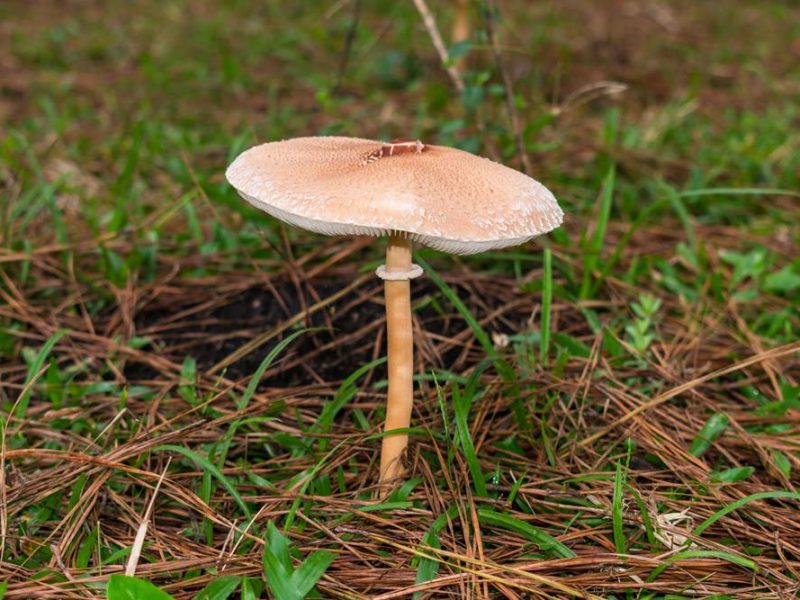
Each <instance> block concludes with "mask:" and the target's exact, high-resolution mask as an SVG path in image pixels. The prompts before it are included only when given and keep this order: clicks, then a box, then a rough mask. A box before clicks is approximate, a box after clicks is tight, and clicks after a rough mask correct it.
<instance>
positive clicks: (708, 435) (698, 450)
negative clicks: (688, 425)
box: [689, 413, 730, 456]
mask: <svg viewBox="0 0 800 600" xmlns="http://www.w3.org/2000/svg"><path fill="white" fill-rule="evenodd" d="M729 424H730V419H728V416H727V415H725V414H723V413H714V414H713V415H711V417H709V419H708V421H706V424H705V425H703V428H702V429H701V430H700V432H699V433H698V434H697V435H696V436H695V438H694V439H693V440H692V445H691V446H689V453H690V454H693V455H694V456H701V455H702V454H703V453H704V452H705V451H706V450H708V449H709V448H710V447H711V443H712V442H714V441H715V440H716V439H717V438H719V436H721V435H722V433H723V432H724V431H725V430H726V429H727V428H728V425H729Z"/></svg>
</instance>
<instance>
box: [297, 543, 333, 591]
mask: <svg viewBox="0 0 800 600" xmlns="http://www.w3.org/2000/svg"><path fill="white" fill-rule="evenodd" d="M335 559H336V555H335V554H334V553H333V552H328V551H326V550H317V551H316V552H312V553H311V554H309V555H308V557H307V558H306V559H305V560H304V561H303V562H302V564H301V565H300V566H299V567H297V569H295V572H294V573H293V574H292V585H294V586H295V589H296V590H297V592H298V593H299V594H300V597H301V598H305V597H306V596H307V595H308V594H309V592H310V591H311V590H312V589H314V586H315V585H317V581H319V579H320V577H322V575H323V574H324V573H325V571H326V570H327V569H328V567H330V566H331V563H332V562H333V561H334V560H335Z"/></svg>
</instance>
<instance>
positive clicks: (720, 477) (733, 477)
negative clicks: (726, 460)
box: [711, 467, 755, 483]
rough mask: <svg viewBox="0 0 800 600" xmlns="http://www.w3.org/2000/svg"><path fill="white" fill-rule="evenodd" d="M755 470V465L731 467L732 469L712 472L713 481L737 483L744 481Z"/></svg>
mask: <svg viewBox="0 0 800 600" xmlns="http://www.w3.org/2000/svg"><path fill="white" fill-rule="evenodd" d="M754 471H755V468H753V467H731V468H730V469H723V470H722V471H714V472H713V473H711V481H713V482H715V483H736V482H737V481H744V480H745V479H747V478H748V477H750V476H751V475H752V474H753V472H754Z"/></svg>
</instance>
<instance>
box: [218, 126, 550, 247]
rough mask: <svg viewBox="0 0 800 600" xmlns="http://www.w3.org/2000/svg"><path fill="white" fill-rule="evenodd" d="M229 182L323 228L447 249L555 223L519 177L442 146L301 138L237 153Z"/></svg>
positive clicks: (290, 219) (504, 241)
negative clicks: (411, 241) (393, 236)
mask: <svg viewBox="0 0 800 600" xmlns="http://www.w3.org/2000/svg"><path fill="white" fill-rule="evenodd" d="M225 176H226V177H227V179H228V181H229V182H230V183H231V185H233V187H235V188H236V189H237V190H238V191H239V193H240V194H241V195H242V197H243V198H245V199H246V200H247V201H248V202H250V204H252V205H253V206H255V207H256V208H258V209H261V210H263V211H265V212H267V213H269V214H270V215H272V216H274V217H276V218H278V219H280V220H282V221H285V222H287V223H290V224H292V225H296V226H298V227H302V228H303V229H307V230H310V231H314V232H317V233H323V234H326V235H372V236H383V235H390V234H393V235H402V236H406V237H409V238H411V239H412V240H414V241H416V242H419V243H420V244H423V245H425V246H430V247H432V248H436V249H438V250H442V251H445V252H450V253H452V254H474V253H476V252H482V251H484V250H490V249H493V248H504V247H507V246H515V245H517V244H521V243H523V242H525V241H527V240H529V239H531V238H533V237H536V236H537V235H540V234H542V233H546V232H548V231H550V230H551V229H554V228H556V227H558V226H559V225H560V224H561V221H562V218H563V215H564V213H563V211H562V210H561V208H559V206H558V203H557V202H556V199H555V198H554V197H553V194H551V193H550V191H549V190H548V189H547V188H545V187H544V186H543V185H542V184H541V183H539V182H538V181H535V180H534V179H531V178H530V177H528V176H527V175H524V174H522V173H520V172H519V171H515V170H514V169H510V168H508V167H505V166H503V165H501V164H498V163H496V162H493V161H491V160H489V159H488V158H482V157H479V156H475V155H474V154H470V153H469V152H464V151H463V150H457V149H456V148H449V147H446V146H433V145H425V144H422V143H420V142H419V141H416V142H400V143H390V144H386V143H383V142H377V141H374V140H366V139H359V138H348V137H303V138H295V139H290V140H285V141H280V142H270V143H268V144H262V145H260V146H255V147H253V148H250V149H249V150H246V151H245V152H243V153H242V154H240V155H239V156H238V157H237V158H236V160H234V161H233V163H232V164H231V165H230V166H229V167H228V170H227V171H226V173H225Z"/></svg>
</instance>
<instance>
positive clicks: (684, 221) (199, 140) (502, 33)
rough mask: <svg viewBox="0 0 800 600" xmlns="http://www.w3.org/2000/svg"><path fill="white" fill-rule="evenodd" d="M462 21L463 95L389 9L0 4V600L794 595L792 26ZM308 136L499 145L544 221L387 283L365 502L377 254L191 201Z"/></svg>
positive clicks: (606, 10) (790, 12) (640, 13)
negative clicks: (389, 387)
mask: <svg viewBox="0 0 800 600" xmlns="http://www.w3.org/2000/svg"><path fill="white" fill-rule="evenodd" d="M496 4H497V5H498V7H499V15H498V16H497V18H496V20H495V22H494V42H495V43H497V44H498V46H499V48H500V50H501V51H502V53H503V59H504V60H503V64H504V67H505V70H506V72H505V73H501V72H500V71H499V70H498V66H497V63H496V60H495V55H494V52H493V48H492V45H491V43H490V42H491V40H489V39H488V38H487V36H486V33H485V31H483V29H482V27H483V25H482V23H483V19H484V18H485V15H486V13H485V12H484V11H483V3H482V2H475V3H474V4H473V5H472V17H473V21H474V22H475V23H476V24H477V27H478V30H477V32H476V33H475V35H474V36H473V39H472V41H471V42H469V43H466V44H461V45H459V46H458V48H456V49H455V51H456V52H455V53H456V54H462V58H464V60H465V61H466V62H465V63H464V64H465V67H464V71H463V73H462V76H463V80H464V91H463V93H461V94H458V93H456V92H454V91H453V87H452V85H453V84H452V82H451V80H450V79H449V77H448V75H447V73H446V71H445V70H444V69H443V68H442V65H441V64H440V62H439V58H438V56H437V55H436V53H435V51H434V49H433V47H432V46H431V43H430V39H429V37H428V34H427V32H426V30H425V29H424V27H423V26H422V24H421V20H420V18H419V15H418V14H417V12H416V10H415V8H414V3H412V2H406V3H393V2H374V3H359V2H342V3H332V4H329V5H324V3H320V5H319V6H314V7H310V6H308V7H307V6H305V5H299V4H286V3H278V2H272V1H268V2H261V3H257V4H254V3H247V2H241V1H231V2H226V3H211V2H208V1H207V0H199V1H196V2H192V3H188V2H178V3H163V2H162V3H158V2H152V1H150V0H147V1H143V2H139V3H137V5H136V8H135V10H131V9H130V8H129V7H128V6H127V5H123V4H122V3H106V4H103V5H102V7H101V6H100V5H99V4H98V3H95V2H83V3H71V4H70V5H69V7H68V8H62V7H60V6H56V5H55V4H52V5H51V4H49V3H44V4H41V3H37V5H36V6H28V5H27V4H25V3H21V2H11V3H4V4H2V5H0V23H2V24H3V25H2V26H1V27H2V30H3V32H4V34H5V35H2V36H0V56H3V57H4V58H3V59H2V60H0V82H2V83H0V131H2V132H3V135H2V136H0V432H1V433H0V597H5V598H29V597H40V598H58V599H63V598H93V597H97V598H104V597H109V598H112V599H113V598H115V597H128V596H126V594H132V593H134V591H132V590H135V589H137V588H138V589H140V590H148V589H149V590H150V591H149V592H147V591H141V592H139V594H140V596H141V595H142V594H147V593H150V594H154V593H155V592H153V591H152V587H148V586H157V587H158V588H159V589H161V590H162V591H163V593H164V594H165V597H166V595H167V594H168V595H169V596H171V597H174V598H177V599H184V598H187V599H188V598H218V599H222V598H242V599H248V600H249V599H255V598H263V597H275V598H301V597H306V596H308V597H326V598H327V597H335V598H363V597H370V598H381V597H384V598H389V597H415V598H424V597H444V596H450V597H498V598H499V597H503V598H520V597H536V598H548V597H550V598H553V597H555V598H572V597H583V598H598V597H599V598H608V599H611V598H614V599H622V598H626V599H628V598H648V599H653V600H662V599H663V600H667V599H677V598H695V597H707V598H786V597H793V596H795V595H797V593H798V590H800V556H798V553H797V548H798V547H800V538H799V537H798V532H800V521H798V517H797V515H798V505H800V496H798V492H797V488H798V486H799V485H800V475H798V473H800V420H799V419H800V360H798V358H800V345H799V344H798V342H797V340H798V339H800V253H798V247H800V228H798V225H797V223H798V220H799V219H798V218H799V217H800V203H798V197H800V193H799V192H798V190H800V136H798V133H797V131H798V119H799V118H800V115H799V114H798V109H797V106H798V105H800V88H798V86H797V81H800V66H799V65H800V61H798V60H796V51H795V50H794V48H795V46H796V40H797V39H798V37H799V36H800V26H799V25H798V23H800V13H798V8H797V7H795V6H794V5H793V4H792V3H788V2H778V1H774V2H755V1H749V0H748V1H746V2H737V3H735V8H736V10H733V8H734V3H732V2H722V3H701V5H699V6H698V5H697V3H689V2H684V1H683V0H680V1H679V2H674V3H660V4H659V3H657V4H658V7H657V8H658V10H656V9H652V10H651V9H650V8H647V9H645V8H643V7H639V6H638V5H636V6H633V5H631V3H624V2H621V1H620V2H616V1H614V2H606V3H599V4H598V5H597V6H594V4H593V3H568V5H569V6H568V7H561V6H560V4H559V5H556V4H553V3H540V2H534V3H530V2H514V1H507V2H497V3H496ZM596 4H597V3H596ZM431 5H432V6H431V8H432V10H433V11H434V14H435V17H436V21H437V24H438V26H439V28H440V29H441V30H442V34H443V36H444V37H445V39H447V37H448V36H447V33H448V31H449V25H450V20H451V18H452V14H451V10H450V8H449V7H448V6H446V5H445V3H431ZM351 31H352V32H353V33H352V34H351V33H350V32H351ZM347 39H352V40H353V41H352V45H350V46H349V50H347V44H346V43H345V42H346V40H347ZM504 75H505V76H507V77H509V79H510V82H511V86H512V92H513V98H512V99H511V100H512V101H513V106H514V107H515V110H516V112H517V117H518V121H519V122H520V130H519V131H514V129H513V127H512V121H513V119H511V118H510V115H509V113H508V102H507V100H508V98H507V95H506V94H507V88H506V86H505V82H504ZM613 82H616V83H613ZM619 84H624V85H619ZM308 134H346V135H354V136H363V137H375V138H385V139H391V138H412V139H413V138H417V137H418V138H420V139H422V140H423V141H425V142H429V143H443V144H451V145H456V146H458V147H461V148H465V149H468V150H472V151H476V152H479V153H481V154H484V155H487V156H490V157H492V158H494V159H496V160H499V161H502V162H504V163H506V164H510V165H512V166H516V167H520V166H521V165H522V164H523V161H522V159H521V158H520V154H519V145H520V143H521V144H522V146H523V148H524V150H525V153H526V155H527V158H528V160H529V161H530V163H531V164H532V165H533V166H534V171H535V172H533V173H532V175H534V176H535V177H536V178H537V179H539V180H541V181H543V182H544V183H545V184H546V185H548V187H550V188H551V189H552V190H553V191H554V192H555V193H556V196H557V197H558V198H559V201H560V203H561V205H562V206H563V207H564V209H565V211H566V213H567V215H568V218H567V221H566V223H565V226H564V227H562V228H561V229H559V230H557V231H555V232H553V233H552V234H550V235H549V236H548V238H549V239H547V240H546V241H544V243H543V244H538V243H532V244H528V245H524V246H522V247H519V248H515V249H510V250H508V251H503V252H491V253H484V254H481V255H477V256H474V257H469V258H453V257H448V256H444V255H441V254H439V253H436V252H434V251H430V250H426V249H419V250H418V252H417V254H418V257H419V260H418V262H419V263H420V264H424V265H425V266H426V270H427V271H428V275H427V276H426V277H425V278H420V279H417V280H415V281H414V284H413V290H414V292H413V293H414V297H413V303H414V319H415V324H416V325H417V326H418V327H417V331H416V334H415V336H416V337H415V340H416V357H417V373H416V377H415V382H416V390H415V392H416V399H415V401H416V405H415V412H414V420H413V422H412V425H413V427H412V429H411V431H410V434H411V439H412V444H411V447H410V452H409V456H408V461H409V481H408V483H407V484H406V485H404V486H402V487H400V488H398V489H397V490H395V491H394V492H393V493H392V494H391V495H390V496H389V497H388V498H387V499H386V500H385V501H383V502H378V501H377V500H376V494H375V491H376V490H375V487H374V486H375V482H376V480H377V468H378V465H377V458H378V457H377V452H378V448H379V442H380V424H381V423H382V420H383V416H384V415H383V410H384V409H383V399H384V394H385V389H386V381H385V374H384V373H385V372H384V369H385V367H384V358H383V355H384V333H383V330H384V321H383V312H382V311H383V306H382V305H381V304H380V300H379V298H380V293H379V292H380V289H381V286H380V282H379V281H377V280H375V278H374V277H372V276H371V275H370V271H371V270H372V269H374V267H375V266H376V265H377V264H379V262H380V260H381V252H380V247H379V246H380V244H375V243H371V242H370V241H368V240H343V239H328V238H320V237H318V236H314V235H310V234H306V233H303V232H300V231H297V230H293V229H289V228H285V227H282V226H280V225H279V224H278V223H276V222H275V221H274V220H273V219H272V218H270V217H268V216H267V215H264V214H263V213H260V212H258V211H255V210H254V209H252V208H251V207H249V206H248V205H247V204H246V203H243V202H241V201H240V200H239V199H238V198H237V197H236V195H235V193H233V192H232V190H231V189H230V188H229V186H228V185H227V184H226V183H225V181H224V178H223V172H224V168H225V166H226V165H227V164H228V163H229V162H230V161H231V159H232V158H233V157H234V156H235V155H236V154H237V153H238V152H240V151H241V150H243V149H244V148H246V147H248V146H250V145H252V144H255V143H258V142H260V141H265V140H273V139H280V138H284V137H291V136H299V135H308ZM543 247H544V248H546V249H544V250H543ZM165 470H166V475H165V476H164V479H163V482H162V484H161V487H160V488H159V490H158V494H156V493H155V490H156V487H157V484H158V482H159V480H160V478H161V474H162V473H164V472H165ZM151 500H152V501H154V509H153V511H152V516H151V518H150V519H149V522H148V527H147V535H146V537H145V541H144V544H143V546H142V548H141V556H140V558H139V561H138V564H137V568H136V576H137V579H135V580H129V579H126V578H125V577H124V576H123V573H124V571H125V565H126V562H127V561H128V557H129V556H130V555H131V553H132V547H133V545H134V543H135V537H136V533H137V529H138V528H139V524H140V522H141V520H142V518H143V516H144V515H145V514H146V511H147V507H148V505H149V504H150V502H151ZM134 597H136V596H134ZM141 597H153V596H141Z"/></svg>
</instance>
